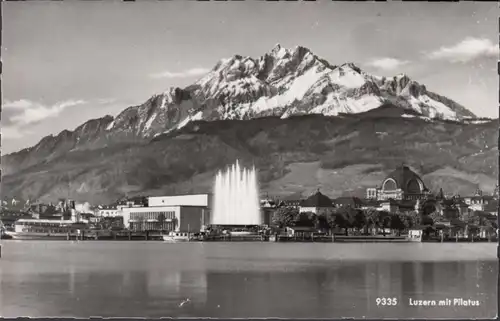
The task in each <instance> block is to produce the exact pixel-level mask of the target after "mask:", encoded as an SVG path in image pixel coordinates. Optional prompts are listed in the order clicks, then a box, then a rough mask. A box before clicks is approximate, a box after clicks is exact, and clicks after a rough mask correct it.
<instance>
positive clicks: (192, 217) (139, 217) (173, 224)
mask: <svg viewBox="0 0 500 321" xmlns="http://www.w3.org/2000/svg"><path fill="white" fill-rule="evenodd" d="M148 205H149V206H148V207H123V208H120V215H121V216H123V223H124V225H125V227H126V228H129V229H131V230H139V231H146V230H147V231H152V230H164V231H176V232H199V231H200V230H203V229H204V227H205V226H207V225H208V224H210V209H211V207H210V206H211V195H210V194H193V195H175V196H154V197H149V198H148Z"/></svg>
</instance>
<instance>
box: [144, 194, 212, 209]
mask: <svg viewBox="0 0 500 321" xmlns="http://www.w3.org/2000/svg"><path fill="white" fill-rule="evenodd" d="M212 200H213V198H212V195H211V194H186V195H172V196H151V197H148V206H149V207H155V206H202V207H207V208H212Z"/></svg>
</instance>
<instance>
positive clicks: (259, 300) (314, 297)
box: [0, 241, 498, 318]
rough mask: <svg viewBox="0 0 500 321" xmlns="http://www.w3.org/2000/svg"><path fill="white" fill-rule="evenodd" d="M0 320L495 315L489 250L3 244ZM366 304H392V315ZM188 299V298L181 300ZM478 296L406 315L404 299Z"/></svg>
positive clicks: (411, 309) (492, 250)
mask: <svg viewBox="0 0 500 321" xmlns="http://www.w3.org/2000/svg"><path fill="white" fill-rule="evenodd" d="M2 244H3V248H2V258H1V259H0V315H1V316H4V317H15V316H33V317H43V316H69V317H90V316H103V317H110V316H116V317H118V316H122V317H146V316H147V317H166V316H174V317H182V316H184V317H301V318H307V317H310V318H311V317H317V318H340V317H358V318H359V317H404V318H411V317H449V318H457V317H463V318H478V317H479V318H480V317H494V316H496V314H497V275H498V261H497V260H496V246H497V245H496V244H493V243H488V244H485V243H482V244H479V243H476V244H419V243H410V244H395V243H394V244H306V243H303V244H300V243H299V244H291V243H288V244H287V243H284V244H277V243H204V244H203V243H185V244H164V243H161V242H94V241H87V242H65V241H40V242H38V241H3V242H2ZM377 297H387V298H397V299H398V304H397V306H393V307H382V306H377V305H376V301H375V300H376V298H377ZM187 298H189V302H188V303H186V304H184V305H182V304H181V302H182V301H184V300H186V299H187ZM410 298H411V299H415V300H420V299H428V300H429V299H436V300H441V299H446V298H450V299H452V300H453V299H454V298H464V299H469V298H470V299H473V300H479V302H480V307H457V306H448V307H415V306H410V305H409V303H408V301H409V299H410Z"/></svg>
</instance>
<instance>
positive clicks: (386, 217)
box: [379, 211, 391, 236]
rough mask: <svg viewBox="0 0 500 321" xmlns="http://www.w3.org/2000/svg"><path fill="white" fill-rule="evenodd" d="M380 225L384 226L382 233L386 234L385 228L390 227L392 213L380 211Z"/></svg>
mask: <svg viewBox="0 0 500 321" xmlns="http://www.w3.org/2000/svg"><path fill="white" fill-rule="evenodd" d="M379 214H380V218H379V226H380V227H381V228H382V235H383V236H385V229H386V228H390V223H391V214H390V213H389V212H387V211H380V213H379Z"/></svg>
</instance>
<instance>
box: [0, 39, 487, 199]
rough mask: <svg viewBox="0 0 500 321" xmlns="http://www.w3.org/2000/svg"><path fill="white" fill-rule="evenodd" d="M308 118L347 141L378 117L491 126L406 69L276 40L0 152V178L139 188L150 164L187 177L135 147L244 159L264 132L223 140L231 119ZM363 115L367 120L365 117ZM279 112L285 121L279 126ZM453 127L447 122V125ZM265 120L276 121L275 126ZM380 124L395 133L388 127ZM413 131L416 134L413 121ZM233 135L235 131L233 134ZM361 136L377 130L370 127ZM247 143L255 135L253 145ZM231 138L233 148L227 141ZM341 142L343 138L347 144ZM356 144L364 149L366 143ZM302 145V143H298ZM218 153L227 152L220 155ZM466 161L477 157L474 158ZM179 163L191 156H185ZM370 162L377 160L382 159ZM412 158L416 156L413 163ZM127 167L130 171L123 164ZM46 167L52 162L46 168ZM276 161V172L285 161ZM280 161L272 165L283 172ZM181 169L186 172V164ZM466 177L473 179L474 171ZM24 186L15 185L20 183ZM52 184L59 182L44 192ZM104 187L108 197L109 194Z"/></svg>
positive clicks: (395, 125)
mask: <svg viewBox="0 0 500 321" xmlns="http://www.w3.org/2000/svg"><path fill="white" fill-rule="evenodd" d="M316 114H319V115H324V116H330V117H332V120H331V122H333V123H335V124H337V125H339V124H340V125H342V128H346V126H347V124H350V125H349V126H351V127H349V131H345V132H342V135H344V136H345V137H351V136H352V135H354V136H353V137H355V135H356V134H355V133H356V132H359V131H360V130H361V129H359V128H358V127H356V125H354V124H358V125H357V126H364V127H363V129H362V130H363V132H366V130H368V128H370V126H375V125H374V124H372V125H370V122H374V121H383V122H386V121H387V122H389V123H391V124H392V125H391V126H388V127H390V129H384V130H381V131H379V132H384V133H385V134H384V135H382V134H380V135H379V136H380V138H381V139H382V138H383V137H387V135H397V134H399V133H400V132H402V131H403V130H402V129H403V128H401V126H407V124H408V122H410V123H411V124H422V122H424V123H426V124H427V125H426V126H424V127H422V128H427V130H428V131H429V132H437V133H439V131H440V130H442V129H443V128H445V127H446V128H449V126H452V127H453V126H458V127H461V126H470V127H469V129H464V131H466V132H469V133H471V135H472V136H471V139H476V140H477V139H480V138H478V137H477V135H478V134H477V130H476V128H483V127H481V126H491V122H489V121H488V120H477V121H475V120H473V119H475V116H474V114H473V113H471V112H470V111H468V110H467V109H465V108H464V107H463V106H461V105H459V104H457V103H455V102H453V101H452V100H450V99H448V98H446V97H443V96H440V95H438V94H435V93H432V92H430V91H428V90H427V89H426V87H425V86H424V85H422V84H419V83H417V82H416V81H414V80H412V79H410V78H409V77H408V76H407V75H404V74H399V75H396V76H394V77H392V78H385V77H377V76H373V75H369V74H367V73H366V72H364V71H363V70H361V69H360V68H359V67H357V66H356V65H355V64H353V63H345V64H342V65H339V66H335V65H332V64H330V63H328V62H327V61H326V60H325V59H323V58H321V57H318V56H317V55H315V54H313V53H312V52H311V51H310V50H309V49H307V48H304V47H300V46H298V47H296V48H294V49H285V48H283V47H281V46H279V45H277V46H276V47H275V48H273V49H272V50H271V51H270V52H268V53H266V54H264V55H263V56H262V57H259V58H257V59H254V58H251V57H243V56H240V55H235V56H233V57H231V58H230V59H224V60H221V61H219V62H218V63H217V64H216V65H215V66H214V68H213V69H212V70H211V71H210V72H208V73H207V74H206V75H205V76H203V77H202V78H200V79H199V80H198V81H196V82H195V83H194V84H192V85H190V86H188V87H185V88H170V89H168V90H167V91H165V92H163V93H160V94H157V95H153V96H152V97H151V98H150V99H148V100H147V101H146V102H145V103H144V104H141V105H139V106H132V107H129V108H126V109H125V110H123V111H122V112H121V113H120V114H119V115H117V116H116V117H114V118H113V117H112V116H105V117H102V118H99V119H93V120H89V121H87V122H85V123H84V124H82V125H81V126H79V127H77V128H76V129H75V130H74V131H68V130H65V131H62V132H61V133H59V134H58V135H55V136H53V135H50V136H47V137H44V138H42V139H41V140H40V142H39V143H38V144H36V145H35V146H33V147H30V148H27V149H23V150H21V151H19V152H15V153H12V154H9V155H5V156H2V174H3V176H4V177H5V178H6V180H5V181H7V182H10V183H8V185H9V186H11V187H12V188H13V191H14V190H17V191H20V190H19V189H18V188H17V187H16V186H13V185H11V184H14V182H16V181H17V178H19V177H24V178H26V177H25V175H27V174H28V173H31V174H32V175H34V176H33V177H38V178H39V179H41V180H42V181H44V180H45V178H43V177H45V176H44V175H55V174H54V173H55V172H57V173H60V170H59V168H63V169H66V170H67V171H68V173H72V174H68V175H69V176H71V175H73V174H75V173H76V172H79V173H80V172H81V174H79V175H81V177H88V179H90V180H92V181H93V180H95V179H97V180H98V181H101V180H103V181H105V182H108V181H110V182H113V184H117V185H120V184H124V186H136V187H137V186H144V185H147V186H149V185H150V183H148V182H149V181H148V182H145V181H143V179H144V178H140V177H137V176H136V175H137V173H139V172H142V171H146V172H147V173H148V174H147V175H146V177H149V176H150V173H151V172H154V171H155V170H157V171H159V172H165V171H166V172H168V173H170V174H161V175H158V174H157V175H156V177H151V178H148V180H151V179H153V180H155V179H157V178H158V177H159V179H160V180H161V179H164V180H174V181H176V182H180V181H182V180H183V179H189V175H188V176H185V175H179V174H174V172H175V171H176V170H175V168H174V165H172V164H170V165H168V166H167V165H166V164H164V163H163V162H162V163H161V165H160V164H158V163H157V162H158V160H151V159H150V157H149V156H148V155H145V154H143V153H144V151H145V150H148V151H149V148H150V146H160V145H161V146H162V148H166V149H167V150H166V151H164V153H166V154H165V155H163V154H162V156H158V157H167V156H166V155H167V154H168V155H169V156H168V157H172V154H171V153H172V149H174V150H175V149H177V150H178V152H179V153H180V154H182V153H184V151H183V150H182V148H192V146H191V147H187V146H188V145H189V144H187V145H186V146H184V147H182V146H183V145H182V144H179V142H180V141H181V142H182V141H183V139H186V142H190V141H191V140H192V137H193V136H192V135H195V136H194V137H196V139H195V141H197V144H204V142H205V140H208V141H209V142H210V143H208V146H211V148H212V149H213V151H214V152H216V151H218V152H222V153H227V152H228V150H227V149H228V148H229V150H231V151H232V152H230V153H229V154H228V155H225V156H224V162H225V161H229V158H230V155H231V156H232V157H234V158H236V157H240V158H242V159H248V158H251V157H254V156H252V155H259V156H258V157H262V156H261V154H260V151H261V150H262V149H263V148H262V147H259V146H257V145H255V142H256V141H258V142H260V144H264V145H266V144H270V142H267V141H266V140H264V139H261V138H258V137H267V135H268V134H267V133H265V132H261V133H260V134H259V135H260V136H258V137H253V136H249V137H238V138H228V137H227V136H225V134H223V133H225V132H227V131H230V132H231V131H236V132H238V131H237V130H236V129H234V128H232V126H234V123H232V122H231V121H237V120H248V121H251V125H250V126H254V127H256V128H262V130H263V131H264V130H267V131H269V130H272V127H266V125H259V123H260V122H262V124H265V123H266V122H267V123H268V122H269V121H268V120H267V121H266V119H267V118H268V117H271V118H273V119H278V120H281V121H282V122H284V123H283V125H282V126H284V128H287V129H286V130H290V128H289V126H290V124H292V123H293V124H297V121H298V120H302V121H304V122H305V123H307V124H309V123H311V122H312V123H315V122H316V123H317V124H320V126H325V124H327V123H330V121H326V120H325V119H323V118H315V117H313V116H314V115H316ZM305 115H310V116H311V117H313V118H312V119H311V118H308V117H310V116H305ZM368 115H372V116H370V117H368ZM374 115H375V116H374ZM296 116H301V117H296ZM304 117H305V118H304ZM289 118H293V119H291V120H290V122H288V121H287V119H289ZM327 118H328V117H327ZM224 120H225V121H226V122H224ZM207 121H208V123H207ZM221 121H222V122H221ZM210 123H213V124H210ZM453 123H455V125H451V124H453ZM483 123H484V124H483ZM443 124H448V125H443ZM275 125H276V126H280V125H279V123H276V124H275ZM193 126H194V127H193ZM200 126H201V127H200ZM214 126H215V127H214ZM217 126H218V127H217ZM429 126H430V127H429ZM443 126H445V127H443ZM198 127H200V128H204V129H205V130H206V129H207V128H210V131H211V134H210V135H208V136H206V135H207V134H203V135H201V134H199V133H197V132H196V130H195V129H196V128H198ZM187 128H190V133H189V134H185V133H184V130H185V129H186V130H187ZM311 128H314V126H312V127H311ZM487 128H489V129H488V131H491V130H492V129H491V128H490V127H487ZM312 130H314V129H312ZM344 130H345V129H344ZM390 130H394V131H395V132H394V133H390ZM415 130H418V129H417V127H415ZM183 133H184V134H183ZM374 133H375V134H374ZM186 135H187V136H186ZM199 135H201V136H199ZM238 135H243V134H241V133H239V134H238ZM290 135H291V134H290ZM329 135H330V134H324V137H323V136H322V139H323V138H324V139H326V137H329ZM339 135H340V134H339ZM371 135H378V134H376V132H372V133H371ZM408 135H409V137H410V138H408V142H410V143H411V142H413V138H411V137H413V136H412V135H413V133H411V132H410V133H408ZM436 135H437V134H436ZM439 135H441V134H439ZM182 137H184V138H182ZM186 137H187V138H186ZM190 137H191V138H190ZM203 137H205V138H203ZM221 137H224V138H223V139H222V138H221ZM426 137H427V134H426ZM481 137H484V132H481ZM221 139H222V140H221ZM234 139H236V142H235V140H234ZM255 139H257V140H256V141H255ZM297 139H299V138H297ZM426 139H430V138H429V137H427V138H426ZM443 139H445V140H446V139H448V140H449V139H451V138H450V137H448V136H444V138H443ZM464 139H465V138H464ZM213 141H218V142H219V144H221V145H220V146H219V145H217V144H215V143H213ZM385 141H387V139H386V140H385ZM159 142H162V143H159ZM167 142H168V143H167ZM342 142H343V141H342ZM408 142H399V141H398V142H397V143H394V142H393V143H391V144H393V146H391V148H392V149H390V148H389V149H390V150H389V154H391V155H392V154H393V155H399V154H400V153H401V152H402V151H401V150H398V148H402V146H401V144H403V145H405V144H407V143H408ZM310 143H311V142H310ZM164 144H165V145H164ZM228 144H229V145H228ZM233 144H236V145H235V146H233ZM275 144H276V148H277V150H280V152H278V151H277V150H274V151H273V153H278V154H280V155H282V153H284V155H286V156H283V155H282V156H280V157H285V158H290V162H292V163H293V162H296V161H299V160H300V159H302V158H300V157H299V158H298V159H296V158H295V157H292V156H290V153H291V154H292V155H294V153H297V151H295V152H292V151H290V148H292V149H294V148H295V147H290V146H288V143H287V142H286V141H284V140H281V139H280V140H278V141H277V142H275ZM342 144H347V141H346V142H343V143H342ZM398 144H400V145H398ZM418 144H421V145H422V146H426V148H427V147H429V146H431V147H432V146H433V147H435V148H441V147H440V146H441V145H442V143H439V142H435V143H425V141H422V139H421V137H418ZM433 144H434V145H433ZM327 145H328V144H327ZM174 146H175V147H174ZM228 146H231V147H228ZM280 146H281V147H280ZM325 146H326V145H325ZM335 146H336V145H335ZM478 146H479V145H478ZM488 146H489V147H486V148H485V147H484V146H483V147H481V148H479V147H478V148H476V149H474V148H472V147H468V148H467V150H466V151H465V150H462V151H458V150H457V151H454V152H453V153H455V154H456V155H459V156H460V157H462V158H461V160H462V159H468V157H473V156H470V155H475V154H478V153H479V154H481V153H483V150H484V151H486V152H485V153H486V155H490V154H491V148H495V144H492V143H489V145H488ZM323 147H324V146H323ZM362 147H363V149H365V148H368V149H370V148H369V147H368V146H362ZM205 148H206V147H203V146H201V145H196V148H195V149H196V150H205ZM304 148H306V149H307V148H310V147H308V146H304ZM318 148H319V147H318ZM325 148H326V147H325ZM328 148H333V145H332V146H330V145H328ZM384 148H386V147H384ZM370 150H371V149H370ZM139 151H141V152H139ZM205 152H206V151H205ZM330 152H333V151H330V150H325V151H323V152H320V151H314V153H313V154H315V155H316V156H315V157H316V158H315V159H317V160H321V159H323V156H321V155H323V154H325V153H326V154H328V153H330ZM344 152H345V153H346V155H350V157H354V156H353V155H354V154H356V151H350V150H345V151H344ZM299 153H300V152H299ZM153 154H154V153H153ZM209 154H210V153H209ZM483 154H484V153H483ZM483 154H481V155H483ZM114 155H122V158H123V159H120V160H114V161H115V162H117V165H116V166H115V167H114V168H109V172H99V173H97V172H96V169H93V170H92V169H89V168H87V165H88V164H81V161H80V159H88V158H89V157H92V158H93V160H92V162H90V163H93V164H94V165H96V166H97V167H99V168H101V166H104V167H105V166H107V165H104V164H105V163H106V162H109V161H111V160H112V159H114V157H115V156H114ZM336 155H340V154H336ZM358 156H359V155H358ZM361 156H362V155H361ZM490 156H491V155H490ZM490 156H487V157H490ZM227 157H229V158H228V159H226V158H227ZM474 157H476V159H477V157H479V156H474ZM481 157H483V156H481ZM484 157H486V156H484ZM210 158H211V159H218V160H219V161H222V159H220V157H218V156H217V157H216V156H214V155H211V154H210ZM362 158H363V157H362ZM187 159H190V160H191V158H187ZM375 159H377V158H375ZM488 160H489V158H488ZM379 161H380V163H381V164H383V163H384V162H387V161H384V160H379ZM414 161H415V162H417V160H416V159H415V160H414ZM96 162H97V163H96ZM123 162H125V163H126V164H124V163H123ZM347 162H349V161H347ZM431 163H432V161H431ZM77 164H78V166H79V167H80V169H79V170H78V169H77V168H75V167H74V166H77ZM134 164H135V166H138V167H140V168H135V167H133V165H134ZM56 165H57V166H58V167H55V166H56ZM431 165H432V164H431ZM165 166H167V168H166V167H165ZM176 166H180V167H179V168H178V169H177V170H178V171H180V172H184V171H185V172H186V173H187V172H190V171H191V169H193V168H196V171H195V173H202V172H204V170H205V169H208V168H209V167H210V166H208V165H203V164H200V165H199V166H198V165H196V166H195V165H189V164H187V163H186V162H185V161H184V162H183V163H179V164H177V165H176ZM186 166H187V167H186ZM213 166H215V164H214V165H213ZM276 166H277V168H281V166H285V165H284V164H281V165H276ZM286 166H288V165H286ZM286 166H285V167H283V168H282V170H284V171H285V170H286ZM145 167H147V169H146V168H145ZM84 168H87V169H84ZM120 168H121V169H124V170H125V169H126V171H125V172H123V173H119V172H117V171H118V170H119V169H120ZM188 168H190V169H189V170H188ZM485 170H486V169H484V168H481V171H480V172H479V174H481V175H483V174H484V173H490V172H491V170H490V169H488V170H487V171H486V172H485ZM54 171H55V172H54ZM75 171H76V172H75ZM90 172H92V173H94V175H96V177H95V178H94V177H92V176H88V175H89V173H90ZM34 173H37V174H36V175H35V174H34ZM474 173H475V174H474V175H476V174H478V173H476V172H474ZM191 174H193V173H191ZM490 174H491V173H490ZM103 175H104V176H103ZM124 175H132V176H133V177H136V178H135V179H134V180H136V182H134V183H131V182H129V180H130V179H129V178H126V177H125V176H124ZM165 175H166V176H165ZM200 175H201V174H200ZM488 175H489V174H488ZM56 176H57V177H59V178H58V179H59V180H63V181H67V180H68V178H67V177H66V178H64V179H63V178H61V177H60V174H57V175H56ZM16 177H17V178H16ZM265 180H267V178H266V179H265ZM28 181H31V178H30V179H27V180H24V179H23V182H25V183H26V182H28ZM50 181H51V184H50V186H52V187H49V186H47V187H46V188H47V189H48V190H49V191H52V192H53V193H55V194H58V193H59V192H58V191H60V190H64V187H62V186H63V185H60V184H59V183H57V184H56V183H55V182H53V181H52V178H51V179H50ZM25 183H22V184H21V185H23V186H25V185H24V184H25ZM54 184H55V185H54ZM61 184H62V183H61ZM81 184H82V186H81V188H80V189H77V190H75V191H74V192H77V193H83V194H85V193H90V192H88V191H87V190H88V189H89V188H90V189H92V188H94V187H89V186H93V185H92V184H90V183H89V182H84V181H82V182H81ZM155 184H156V183H155ZM56 185H57V186H59V187H57V188H56V190H54V188H55V187H54V186H56ZM98 185H99V187H98V188H97V189H96V191H104V190H105V187H104V186H105V185H107V183H102V184H101V183H99V184H98ZM101 185H102V186H101ZM153 185H154V184H153ZM66 187H67V186H66ZM40 188H41V187H40ZM106 188H107V187H106ZM124 188H125V187H124ZM134 188H135V187H134ZM137 188H139V187H137ZM148 188H149V187H148ZM125 189H127V188H125ZM139 189H141V188H139ZM4 190H5V189H4ZM30 190H31V192H30V193H31V194H34V195H37V197H38V196H39V195H38V192H36V191H34V190H33V189H30ZM127 190H128V189H127ZM39 191H42V189H40V190H39ZM78 191H79V192H78ZM86 191H87V192H86ZM40 193H41V192H40ZM113 193H115V194H116V193H119V191H114V192H113ZM43 194H46V193H45V192H44V193H43ZM113 195H114V194H113Z"/></svg>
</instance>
